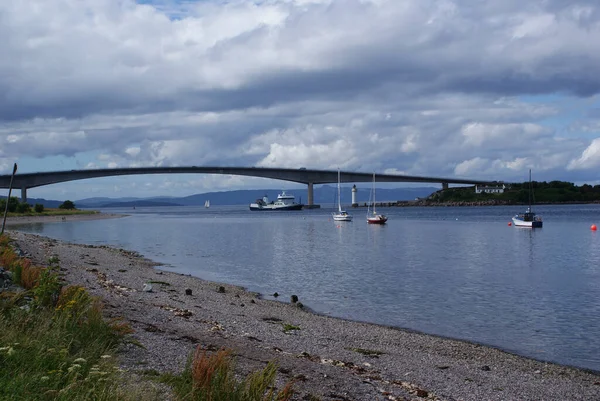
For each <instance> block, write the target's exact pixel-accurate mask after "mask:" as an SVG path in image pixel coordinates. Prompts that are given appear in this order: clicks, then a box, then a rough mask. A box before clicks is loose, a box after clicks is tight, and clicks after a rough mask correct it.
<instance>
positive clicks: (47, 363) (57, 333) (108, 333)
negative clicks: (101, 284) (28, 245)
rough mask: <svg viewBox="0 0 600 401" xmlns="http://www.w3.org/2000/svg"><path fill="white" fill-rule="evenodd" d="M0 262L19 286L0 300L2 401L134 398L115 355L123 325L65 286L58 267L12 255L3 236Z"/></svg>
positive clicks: (77, 290) (126, 329) (97, 304)
mask: <svg viewBox="0 0 600 401" xmlns="http://www.w3.org/2000/svg"><path fill="white" fill-rule="evenodd" d="M0 262H1V263H2V265H3V266H5V267H8V269H9V270H11V271H12V272H13V280H14V281H15V283H16V284H19V285H21V286H22V287H23V288H24V289H25V291H21V292H14V293H9V292H3V293H2V294H1V297H0V327H2V330H0V399H2V400H46V399H52V400H75V401H78V400H82V401H83V400H134V399H136V398H135V397H131V396H129V395H128V394H126V393H124V392H123V391H122V390H121V386H120V383H122V380H121V379H120V371H119V369H118V365H117V363H116V361H115V358H114V353H115V351H116V349H117V347H118V345H119V344H121V343H122V341H124V339H125V336H126V335H127V334H128V333H130V332H131V329H130V328H129V326H128V325H126V324H124V323H122V322H121V321H119V320H108V321H107V320H105V319H104V318H103V315H102V306H101V303H100V302H99V301H98V300H97V299H94V298H92V297H91V296H90V295H89V294H88V293H87V291H86V290H85V289H84V288H83V287H77V286H63V285H62V284H61V283H60V281H59V278H58V274H57V272H56V269H57V268H58V266H56V267H55V268H44V267H40V266H33V265H32V264H31V262H30V261H29V260H27V259H23V258H18V257H17V256H16V255H15V253H14V251H13V250H12V248H11V247H10V246H9V239H8V237H6V236H2V237H0ZM17 272H18V274H17ZM142 392H143V391H142ZM133 393H136V392H132V394H133ZM136 395H137V396H139V392H138V394H136ZM146 395H147V396H148V398H153V397H151V394H146Z"/></svg>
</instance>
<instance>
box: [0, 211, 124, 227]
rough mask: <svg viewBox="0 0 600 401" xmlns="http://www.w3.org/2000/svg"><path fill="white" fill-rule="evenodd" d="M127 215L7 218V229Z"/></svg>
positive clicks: (97, 214) (102, 214) (104, 214)
mask: <svg viewBox="0 0 600 401" xmlns="http://www.w3.org/2000/svg"><path fill="white" fill-rule="evenodd" d="M127 216H128V215H126V214H117V213H94V214H66V215H51V216H11V217H7V218H6V227H11V226H13V227H14V226H18V225H22V224H36V223H62V222H72V221H92V220H104V219H118V218H122V217H127Z"/></svg>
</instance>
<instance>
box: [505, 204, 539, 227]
mask: <svg viewBox="0 0 600 401" xmlns="http://www.w3.org/2000/svg"><path fill="white" fill-rule="evenodd" d="M512 221H513V224H514V226H515V227H529V228H541V227H542V225H543V221H542V217H541V216H536V214H535V213H533V212H532V211H531V209H530V208H527V210H526V211H525V213H520V214H517V215H515V216H514V217H513V218H512Z"/></svg>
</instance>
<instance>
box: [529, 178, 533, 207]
mask: <svg viewBox="0 0 600 401" xmlns="http://www.w3.org/2000/svg"><path fill="white" fill-rule="evenodd" d="M531 190H532V188H531V169H529V211H531Z"/></svg>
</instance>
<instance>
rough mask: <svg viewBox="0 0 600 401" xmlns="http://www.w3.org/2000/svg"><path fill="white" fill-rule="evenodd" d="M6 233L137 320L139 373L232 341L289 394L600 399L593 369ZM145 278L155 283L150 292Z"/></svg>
mask: <svg viewBox="0 0 600 401" xmlns="http://www.w3.org/2000/svg"><path fill="white" fill-rule="evenodd" d="M100 216H102V217H100V218H113V217H121V216H122V215H116V214H115V215H111V214H106V215H104V214H100ZM52 217H56V216H52ZM85 217H87V216H81V218H82V219H85ZM89 217H97V215H92V216H89ZM58 218H59V220H58V221H60V216H59V217H58ZM46 221H48V220H46ZM50 221H56V220H50ZM20 222H21V223H23V220H21V221H20ZM16 230H18V229H16ZM9 235H10V236H11V237H12V238H13V239H14V241H15V244H16V246H17V247H18V248H19V249H20V250H21V251H22V252H23V253H24V255H25V256H26V257H28V258H31V259H32V260H33V262H34V263H37V264H45V263H46V262H47V261H48V258H50V257H52V256H55V257H58V259H59V260H60V267H61V274H63V277H64V279H65V280H66V282H67V283H69V284H77V285H82V286H84V287H86V288H87V289H88V291H89V292H90V293H92V294H93V295H95V296H98V297H100V298H102V299H103V300H104V303H105V305H106V312H107V314H108V316H109V317H123V318H124V319H125V320H126V321H128V322H129V323H130V324H131V326H132V327H133V328H134V330H135V333H134V334H133V337H134V339H135V341H137V342H138V343H139V345H142V347H140V346H138V345H133V342H132V343H130V344H128V345H127V346H125V347H124V348H123V350H122V352H121V353H120V358H121V367H122V368H123V369H124V370H126V371H127V372H128V374H131V375H133V376H135V375H139V376H143V375H144V372H149V371H156V372H159V373H162V372H180V371H181V370H182V369H183V368H184V366H185V364H186V360H187V357H188V356H189V355H190V353H191V352H192V351H193V350H194V349H195V348H196V347H198V346H199V347H202V348H204V349H207V350H217V349H219V348H229V349H232V350H234V355H235V357H236V365H237V367H238V369H239V371H240V373H242V374H247V373H249V372H251V371H255V370H256V369H259V368H263V367H264V366H265V364H266V363H267V362H268V361H271V360H275V361H277V363H278V365H279V370H278V377H279V378H278V382H277V386H278V387H281V386H283V384H284V383H285V382H287V381H289V380H292V381H294V383H295V384H294V388H295V389H296V391H297V393H296V396H295V397H294V400H312V399H318V400H321V401H332V400H344V401H363V400H364V401H377V400H381V401H384V400H394V401H400V400H411V401H414V400H436V401H442V400H445V401H456V400H461V401H470V400H473V401H480V400H485V401H492V400H498V401H499V400H549V401H552V400H557V401H558V400H560V401H563V400H581V401H584V400H585V401H587V400H598V399H600V374H598V373H597V372H590V371H586V370H583V369H577V368H573V367H568V366H562V365H557V364H553V363H549V362H542V361H537V360H533V359H530V358H525V357H521V356H517V355H514V354H510V353H507V352H504V351H502V350H499V349H496V348H492V347H487V346H483V345H480V344H474V343H469V342H466V341H459V340H453V339H448V338H443V337H438V336H433V335H427V334H423V333H418V332H413V331H409V330H403V329H397V328H393V327H386V326H380V325H375V324H368V323H361V322H354V321H348V320H344V319H338V318H333V317H329V316H324V315H319V314H315V313H311V312H310V311H309V310H307V308H301V307H298V305H297V304H294V303H292V302H290V301H286V300H289V299H290V297H291V295H292V294H281V295H280V299H282V301H283V302H279V301H272V300H268V299H263V298H262V297H261V296H260V295H259V294H257V293H253V292H249V291H247V290H245V289H244V288H241V287H238V286H233V285H228V284H221V283H214V282H210V281H206V280H202V279H199V278H195V277H192V276H189V275H183V274H178V273H176V272H170V271H163V270H158V269H156V268H155V267H156V266H157V264H156V263H155V262H153V261H151V260H148V259H146V258H144V257H143V256H141V255H139V254H137V253H136V252H131V251H127V250H123V249H115V248H110V247H107V246H93V245H77V244H72V243H67V242H62V241H57V240H54V239H50V238H46V237H42V236H38V235H32V234H26V233H22V232H18V231H15V228H12V229H11V230H10V232H9ZM148 283H150V284H151V285H152V290H151V291H150V292H146V291H144V290H143V287H144V284H148ZM297 295H298V296H299V297H300V301H302V294H297ZM165 399H167V398H165Z"/></svg>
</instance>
